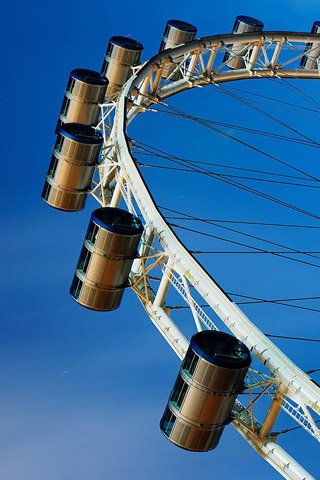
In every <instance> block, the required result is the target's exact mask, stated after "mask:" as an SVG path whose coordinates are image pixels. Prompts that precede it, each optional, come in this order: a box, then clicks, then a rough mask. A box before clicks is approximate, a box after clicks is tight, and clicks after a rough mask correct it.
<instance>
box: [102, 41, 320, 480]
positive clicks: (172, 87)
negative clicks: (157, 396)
mask: <svg viewBox="0 0 320 480" xmlns="http://www.w3.org/2000/svg"><path fill="white" fill-rule="evenodd" d="M244 42H246V44H247V45H249V52H250V53H249V54H248V55H247V56H246V66H247V68H245V69H242V70H233V71H226V70H223V64H220V65H216V66H214V63H215V60H216V58H217V53H218V51H219V49H220V48H222V47H223V45H226V44H228V43H233V44H236V43H244ZM301 42H302V43H308V42H309V43H310V42H313V43H316V42H319V36H317V35H312V34H304V33H301V34H299V33H292V32H261V33H257V32H255V33H251V34H243V35H236V36H232V35H221V36H213V37H205V38H202V39H200V40H197V41H194V42H191V43H189V44H187V45H183V46H180V47H177V48H175V49H174V50H170V56H169V55H168V53H167V52H165V51H164V52H162V53H160V54H159V55H157V56H156V57H154V58H153V59H152V61H150V62H146V64H145V65H144V66H143V67H142V68H141V70H140V71H138V72H137V73H136V74H135V75H133V76H132V77H131V78H130V79H129V81H128V82H127V84H126V85H125V87H124V88H123V90H122V92H121V95H120V97H119V99H118V103H117V108H116V113H115V118H114V123H113V129H112V133H111V135H110V138H112V142H113V145H114V147H112V148H111V150H110V152H111V153H110V152H109V155H108V156H107V157H106V158H105V163H106V167H105V172H108V170H109V164H108V162H109V160H110V159H113V157H114V155H116V157H117V162H118V165H119V168H120V172H121V173H119V175H121V177H122V178H123V179H125V182H126V185H127V188H129V190H130V191H131V194H132V196H133V197H134V199H135V202H136V204H137V206H138V208H139V210H140V212H141V214H142V216H143V218H144V221H145V223H146V226H147V229H148V231H149V236H150V237H152V238H153V237H155V238H156V239H157V241H158V242H159V244H160V245H161V248H162V249H163V252H164V254H165V256H166V258H167V259H169V265H170V267H169V268H170V274H169V275H168V274H167V273H166V268H164V273H163V278H162V281H161V282H160V289H159V290H158V293H157V294H155V295H147V297H146V298H143V297H142V296H139V298H140V300H141V302H142V304H143V306H144V308H145V310H146V311H147V313H148V315H149V317H150V319H151V320H152V321H153V323H154V324H155V326H156V327H157V328H158V330H159V331H160V332H161V333H162V335H163V336H164V338H165V339H166V340H167V341H168V343H169V344H170V346H171V347H172V348H173V349H174V351H175V352H176V353H177V355H178V356H179V357H180V358H183V356H184V355H185V352H186V349H187V347H188V342H187V340H186V339H185V337H184V336H183V334H182V333H181V332H180V331H179V329H178V328H177V327H176V326H175V324H174V323H173V321H172V320H171V318H170V317H169V316H168V315H167V313H166V312H165V309H164V308H162V303H163V301H164V298H165V295H166V291H167V288H168V285H169V282H170V283H171V284H172V285H173V286H174V287H175V288H176V289H177V290H178V291H180V293H181V294H182V296H184V298H185V299H186V301H187V303H188V304H189V305H190V306H191V307H192V308H191V310H192V313H193V314H194V315H196V314H197V315H196V316H197V318H199V319H200V320H202V321H203V319H202V318H201V312H200V311H201V309H200V307H199V306H198V307H199V309H200V310H198V309H197V304H196V302H195V301H194V300H193V299H192V297H191V295H190V292H189V291H188V283H187V282H189V283H190V284H191V285H192V286H193V287H194V288H195V289H196V290H197V291H198V293H199V294H200V296H201V297H202V298H203V299H204V300H205V301H206V302H207V303H208V305H210V306H211V308H212V309H213V311H214V312H215V313H216V314H217V315H218V316H219V317H220V319H221V320H222V321H223V322H224V323H225V325H226V326H227V327H228V328H229V329H230V330H231V332H233V334H234V335H235V336H236V337H237V338H239V339H241V340H242V341H243V342H244V343H245V344H246V345H247V346H248V347H249V348H250V350H251V352H252V354H253V355H254V356H255V357H256V358H257V359H259V360H260V361H261V362H262V363H263V365H265V367H266V368H267V369H268V370H269V371H270V374H271V376H272V377H273V378H274V379H275V383H278V384H279V385H282V386H283V387H284V391H286V392H287V393H286V397H287V398H283V404H282V408H284V409H285V410H286V411H287V412H289V413H290V414H291V416H292V417H293V418H295V419H296V420H297V421H298V423H299V424H300V425H304V428H306V430H309V431H310V433H311V434H312V435H313V436H314V437H315V438H317V437H318V435H319V430H318V429H317V427H316V425H315V423H314V420H313V418H312V416H311V414H310V410H311V411H313V412H315V413H317V414H320V389H319V387H317V386H316V385H315V384H314V383H313V382H312V381H311V380H310V378H309V377H308V376H307V375H306V374H305V373H304V372H302V371H301V370H300V369H299V368H298V367H297V366H296V365H294V364H293V362H292V361H291V360H290V359H289V358H287V357H286V356H285V355H284V354H283V353H282V352H281V351H280V350H279V349H278V348H277V347H276V346H275V345H274V344H273V343H272V342H271V341H270V340H269V339H268V338H267V337H265V336H264V335H263V333H262V332H261V331H260V330H259V329H258V328H257V327H256V326H255V325H254V324H253V323H252V322H251V321H250V320H249V319H248V318H247V317H246V316H245V315H244V313H243V312H242V311H241V310H240V309H239V308H238V307H237V306H236V305H235V304H234V303H233V302H232V301H231V300H230V299H229V298H228V297H227V296H226V295H225V294H224V292H223V291H222V290H221V289H220V288H219V287H218V285H217V284H216V283H215V282H214V280H213V279H212V278H211V277H210V276H209V275H208V274H207V273H206V272H205V271H204V270H203V268H202V267H201V265H200V264H199V263H198V262H197V261H196V260H195V259H194V258H193V257H192V256H191V255H190V253H189V252H188V250H187V249H186V248H185V247H184V246H183V245H182V244H181V242H180V241H179V240H178V238H177V237H176V236H175V234H174V233H173V232H172V231H171V229H170V227H169V226H168V224H167V223H166V221H165V220H164V218H163V217H162V216H161V214H160V213H159V211H158V209H157V207H156V205H155V203H154V201H153V199H152V197H151V195H150V193H149V191H148V189H147V188H146V185H145V183H144V181H143V179H142V177H141V175H140V172H139V170H138V168H137V166H136V165H135V163H134V161H133V158H132V155H131V153H130V148H129V145H128V141H127V138H126V126H127V124H128V123H129V122H130V121H132V120H133V119H134V118H135V116H136V115H137V114H138V113H140V112H142V111H144V110H145V109H146V108H148V106H149V105H151V104H152V103H155V102H157V101H159V99H160V100H161V99H164V98H167V97H169V96H171V95H174V94H176V93H179V92H181V91H183V90H185V89H188V88H192V87H194V86H202V85H208V84H212V83H214V84H218V83H220V82H226V81H232V80H239V79H249V78H251V79H253V78H268V77H273V76H277V77H283V78H288V77H289V78H292V77H298V78H318V79H319V78H320V74H319V70H306V69H304V70H302V69H300V68H296V67H295V66H294V65H293V68H287V67H288V66H289V67H290V66H291V64H292V63H294V61H296V60H297V59H298V58H300V57H301V56H302V55H303V51H304V48H303V47H304V46H303V47H301V54H298V55H297V49H296V47H295V49H294V50H293V53H294V56H293V57H292V58H291V59H289V60H288V59H287V58H286V59H285V61H283V62H282V63H281V53H282V51H283V50H284V49H285V48H287V47H288V46H289V48H290V46H291V45H292V44H298V43H301ZM206 57H207V59H206ZM175 58H176V59H179V64H178V65H177V67H176V69H177V70H178V69H179V70H180V72H181V73H182V75H183V78H182V79H180V80H177V81H174V82H170V77H169V78H167V79H166V80H164V81H161V69H162V68H163V66H164V65H168V63H170V62H173V63H174V60H175ZM181 58H184V60H183V61H181ZM187 62H188V63H187ZM127 99H130V101H131V102H133V106H132V107H131V108H130V109H128V111H127V104H126V100H127ZM106 140H107V139H106ZM109 142H111V140H110V141H109ZM107 143H108V140H107ZM137 266H138V264H136V266H135V267H137ZM140 270H141V269H140ZM135 271H137V269H135ZM173 272H176V273H177V274H178V276H179V277H180V278H181V281H179V280H178V279H177V277H176V276H175V275H174V273H173ZM134 278H135V277H134ZM155 299H156V301H155ZM203 313H204V312H203ZM204 315H206V314H204ZM204 318H205V316H204ZM208 318H209V317H208ZM205 320H206V319H205ZM209 322H211V320H210V319H209ZM209 322H207V321H205V322H204V323H206V324H207V327H208V328H213V326H211V325H210V323H209ZM209 325H210V326H209ZM288 398H289V399H291V400H292V401H293V402H295V403H296V404H297V405H298V406H297V407H294V406H293V405H292V403H291V402H289V400H288ZM235 410H236V411H237V410H238V413H239V416H238V418H237V419H236V420H234V421H233V425H234V426H235V427H236V428H237V430H238V431H239V432H240V433H241V435H242V436H243V437H244V438H246V440H247V441H248V442H249V443H250V444H251V445H252V446H253V447H254V448H255V449H256V450H257V451H258V453H259V454H260V455H262V456H263V458H265V459H266V460H267V461H268V462H269V463H270V464H271V465H272V466H273V467H274V468H275V469H276V470H277V471H278V472H279V473H281V475H282V476H283V477H284V478H287V479H291V480H298V479H299V480H306V479H308V480H309V479H312V478H313V477H312V476H311V475H310V474H308V472H306V471H305V470H304V469H303V468H302V467H301V466H300V465H298V463H297V462H295V460H293V459H292V458H291V457H290V456H289V455H288V454H287V453H286V452H285V451H284V450H283V449H282V448H281V447H279V446H278V445H277V444H275V443H274V442H273V441H270V439H268V438H264V439H263V438H260V437H259V436H258V435H257V429H258V428H260V426H259V425H258V424H257V423H256V421H255V420H254V419H252V418H251V419H250V418H247V417H248V415H247V413H246V412H245V411H246V410H247V409H244V407H243V406H241V404H240V403H239V402H237V403H236V406H235ZM301 411H302V412H304V414H303V413H301ZM252 422H253V424H254V425H253V427H254V428H250V423H251V424H252ZM306 422H308V424H307V423H306ZM251 426H252V425H251ZM318 438H319V437H318Z"/></svg>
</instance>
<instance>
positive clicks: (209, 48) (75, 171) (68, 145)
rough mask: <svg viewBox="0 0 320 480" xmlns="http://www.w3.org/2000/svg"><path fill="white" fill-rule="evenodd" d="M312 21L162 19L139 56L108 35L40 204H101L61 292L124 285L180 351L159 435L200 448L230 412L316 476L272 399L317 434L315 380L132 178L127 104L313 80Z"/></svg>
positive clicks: (84, 76) (132, 110) (66, 124)
mask: <svg viewBox="0 0 320 480" xmlns="http://www.w3.org/2000/svg"><path fill="white" fill-rule="evenodd" d="M319 32H320V22H315V24H314V26H313V29H312V32H311V33H310V34H309V33H296V32H283V31H280V32H274V31H272V32H270V31H264V30H263V24H262V22H260V21H259V20H256V19H253V18H251V17H245V16H239V17H237V19H236V22H235V24H234V29H233V32H232V33H231V34H224V35H215V36H207V37H203V38H200V39H195V37H196V33H197V29H196V28H195V27H194V26H193V25H191V24H189V23H186V22H182V21H178V20H170V21H169V22H168V23H167V26H166V29H165V32H164V35H163V39H162V43H161V46H160V51H159V53H158V54H156V55H155V56H154V57H152V58H151V59H150V60H148V61H147V62H145V63H143V64H141V60H140V59H141V53H142V50H143V46H142V45H141V44H140V43H139V42H137V41H135V40H132V39H129V38H126V37H112V38H111V39H110V42H109V45H108V49H107V52H106V56H105V60H104V63H103V66H102V71H101V73H97V72H93V71H91V70H84V69H76V70H73V71H72V72H71V74H70V78H69V82H68V86H67V89H66V93H65V97H64V101H63V104H62V108H61V113H60V117H59V121H58V125H57V129H56V133H57V140H56V143H55V147H54V153H53V157H52V160H51V163H50V167H49V171H48V175H47V178H46V182H45V186H44V189H43V194H42V197H43V199H44V200H45V201H46V202H47V203H48V204H49V205H51V206H53V207H55V208H58V209H61V210H66V211H77V210H80V209H82V208H83V207H84V205H85V201H86V198H87V196H88V194H90V195H92V196H93V197H94V198H95V199H96V200H97V202H98V203H99V204H100V208H98V209H97V210H95V211H94V212H93V213H92V216H91V220H90V222H89V226H88V230H87V233H86V235H85V240H84V244H83V248H82V251H81V253H80V257H79V261H78V264H77V268H76V273H75V276H74V279H73V282H72V285H71V290H70V292H71V295H72V297H73V298H74V299H75V300H76V301H77V302H78V303H79V304H81V305H83V306H85V307H87V308H91V309H94V310H100V311H109V310H113V309H115V308H117V307H118V306H119V305H120V303H121V299H122V295H123V292H124V289H125V288H127V287H130V288H131V289H132V291H133V292H134V293H135V294H136V296H137V297H138V299H139V301H140V304H141V305H142V307H143V308H144V310H145V312H146V314H147V316H148V317H149V318H150V320H151V321H152V323H153V324H154V325H155V327H156V328H157V330H158V331H159V332H160V333H161V335H162V336H163V338H164V339H165V340H166V341H167V342H168V344H169V345H170V347H171V348H172V349H173V351H174V352H175V353H176V354H177V356H178V357H179V358H180V359H181V360H182V364H181V367H180V370H179V373H178V377H177V381H176V383H175V385H174V387H173V390H172V392H171V394H170V397H169V400H168V404H167V407H166V409H165V411H164V413H163V417H162V420H161V430H162V432H163V433H164V435H165V436H166V437H167V438H168V439H169V440H170V441H171V442H173V443H174V444H176V445H178V446H180V447H182V448H185V449H188V450H193V451H207V450H211V449H213V448H215V447H216V446H217V444H218V442H219V439H220V436H221V434H222V432H223V429H224V427H225V426H226V425H227V424H228V423H231V424H232V426H233V427H234V428H236V430H237V431H238V432H239V433H240V434H241V435H242V437H243V438H244V439H245V440H246V441H247V442H248V443H249V444H250V445H251V446H252V447H253V448H254V449H255V450H256V451H257V453H258V454H259V455H261V456H262V457H263V458H264V459H265V460H266V461H267V462H268V463H269V464H270V465H271V466H272V467H273V468H275V469H276V470H277V471H278V472H279V473H280V474H281V475H282V476H283V477H284V478H286V479H291V480H298V479H299V480H303V479H312V478H313V477H312V476H311V475H310V474H309V473H308V472H307V471H306V470H305V469H304V468H303V467H302V466H300V465H299V463H298V462H297V461H296V460H295V459H294V458H292V457H291V456H290V455H289V454H288V453H287V452H286V451H285V450H284V449H283V448H282V447H281V446H280V445H279V443H277V442H276V438H275V436H274V435H273V427H274V424H275V422H276V420H277V417H278V415H279V413H280V411H281V410H282V411H284V412H285V413H286V414H288V415H289V416H290V417H291V418H292V420H293V421H295V422H296V423H297V424H298V426H301V427H302V428H303V429H304V430H305V431H306V432H307V433H308V434H309V435H311V437H312V438H313V439H314V440H315V441H320V429H319V428H318V426H317V416H318V415H319V414H320V389H319V387H318V385H317V384H316V383H315V382H313V381H312V380H311V379H310V377H309V376H308V375H307V374H306V373H304V372H303V371H302V370H300V369H299V368H298V367H297V366H296V365H295V364H294V363H293V362H292V361H291V360H290V359H289V358H288V357H287V356H286V355H285V354H284V353H283V352H282V351H281V350H280V349H279V348H278V347H276V346H275V345H274V344H273V343H272V342H271V341H270V339H269V338H268V337H267V336H265V335H264V334H263V333H262V332H261V331H260V330H259V328H257V326H255V325H254V324H253V323H252V322H251V321H250V320H249V318H247V316H246V315H245V314H244V313H243V312H242V311H241V310H240V309H239V307H238V306H237V305H236V304H235V303H234V302H233V301H232V300H231V299H230V298H229V296H228V295H227V294H226V293H225V292H224V291H223V290H222V289H221V288H220V286H219V285H218V284H217V283H216V282H215V280H214V279H213V278H212V277H211V276H210V275H209V274H208V273H207V272H206V271H205V270H204V268H203V267H202V266H201V264H200V263H199V262H198V261H197V260H196V259H195V258H194V256H193V255H192V254H191V253H190V251H189V250H188V248H187V247H186V246H184V245H183V244H182V242H181V241H180V240H179V238H178V237H177V235H176V234H175V232H174V231H173V230H172V227H171V226H170V225H169V224H168V222H167V221H166V220H165V218H164V217H163V215H162V213H161V212H160V209H159V207H158V206H157V204H156V202H155V200H154V198H153V196H152V194H151V193H150V191H149V189H148V186H147V184H146V182H145V180H144V178H143V177H142V174H141V171H140V169H139V166H138V165H137V162H136V161H135V159H134V157H133V153H132V148H133V146H134V140H132V139H130V138H129V137H128V134H127V127H128V126H129V125H130V124H131V122H133V121H134V120H135V119H136V117H137V116H138V114H140V113H144V112H147V111H150V110H151V109H152V108H156V106H159V105H164V104H165V100H166V99H167V98H169V97H171V96H173V95H176V94H178V93H180V92H183V91H186V90H188V89H192V88H199V87H205V86H210V85H220V84H222V83H224V82H231V81H236V80H244V79H247V80H249V79H250V80H253V79H257V80H258V79H267V78H284V79H295V78H307V79H314V80H316V79H318V80H319V79H320V75H319V58H320V36H319ZM121 202H122V203H121ZM124 205H125V206H126V209H124V208H122V207H123V206H124ZM120 207H121V208H120ZM155 277H157V279H156V281H153V280H154V278H155ZM170 295H177V296H179V297H180V298H181V299H182V300H183V302H184V304H185V307H187V308H186V311H187V312H188V313H186V317H188V316H189V318H190V322H193V323H194V329H195V331H196V332H197V333H196V334H195V335H194V336H193V337H192V338H191V341H189V340H188V339H187V334H186V333H184V332H183V331H182V328H181V327H180V326H178V325H177V324H176V322H175V317H174V310H173V309H171V308H170V306H169V303H168V302H167V299H168V298H170ZM199 298H201V299H202V301H203V302H205V304H206V305H207V306H208V307H210V309H209V310H205V309H204V307H203V305H200V302H199ZM208 311H210V312H211V314H210V313H208ZM211 317H212V318H214V319H215V318H217V319H219V322H220V324H221V325H223V327H224V330H223V331H221V327H220V324H219V325H218V322H217V321H213V320H212V318H211ZM250 365H251V367H250ZM168 388H169V386H168ZM244 389H245V390H246V391H248V392H249V393H250V401H249V403H248V404H247V405H244V404H242V403H241V402H240V401H239V399H238V398H237V396H238V394H239V393H240V392H242V391H243V390H244ZM253 391H255V392H258V393H256V395H255V398H254V399H253V397H252V395H251V393H252V392H253ZM262 396H264V397H265V396H266V397H267V398H268V399H269V405H268V407H267V409H266V411H265V412H264V416H263V418H262V419H261V420H260V419H259V420H258V419H257V418H256V415H255V406H256V403H258V402H259V399H261V397H262Z"/></svg>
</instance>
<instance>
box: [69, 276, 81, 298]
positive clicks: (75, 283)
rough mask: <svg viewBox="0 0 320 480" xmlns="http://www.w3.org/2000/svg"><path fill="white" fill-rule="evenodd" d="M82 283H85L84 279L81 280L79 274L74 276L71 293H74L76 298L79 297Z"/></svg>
mask: <svg viewBox="0 0 320 480" xmlns="http://www.w3.org/2000/svg"><path fill="white" fill-rule="evenodd" d="M82 285H83V281H82V280H80V278H78V277H77V275H75V276H74V277H73V281H72V285H71V288H70V292H71V295H72V296H73V297H74V298H75V299H78V298H79V295H80V292H81V288H82Z"/></svg>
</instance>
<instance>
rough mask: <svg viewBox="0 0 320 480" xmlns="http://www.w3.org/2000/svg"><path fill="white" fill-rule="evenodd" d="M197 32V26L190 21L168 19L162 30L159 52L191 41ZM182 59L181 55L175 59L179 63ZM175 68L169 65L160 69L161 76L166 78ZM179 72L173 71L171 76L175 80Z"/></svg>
mask: <svg viewBox="0 0 320 480" xmlns="http://www.w3.org/2000/svg"><path fill="white" fill-rule="evenodd" d="M196 34H197V28H196V27H195V26H194V25H191V23H187V22H184V21H183V20H168V22H167V25H166V28H165V30H164V32H163V36H162V41H161V45H160V50H159V52H162V51H163V50H168V48H174V47H176V46H177V45H182V44H184V43H188V42H191V41H192V40H194V39H195V36H196ZM182 60H183V57H181V58H178V59H176V60H175V62H176V63H177V64H179V63H180V62H181V61H182ZM174 69H175V66H170V67H167V68H165V69H163V71H162V77H164V78H167V77H168V76H169V75H170V74H171V73H172V72H173V70H174ZM180 76H181V75H180V73H179V72H177V73H175V74H174V75H173V76H172V77H171V78H172V80H177V79H178V78H180Z"/></svg>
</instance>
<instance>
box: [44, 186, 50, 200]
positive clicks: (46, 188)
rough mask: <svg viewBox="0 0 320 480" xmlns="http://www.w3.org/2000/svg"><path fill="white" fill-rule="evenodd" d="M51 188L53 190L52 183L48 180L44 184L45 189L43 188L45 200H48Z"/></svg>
mask: <svg viewBox="0 0 320 480" xmlns="http://www.w3.org/2000/svg"><path fill="white" fill-rule="evenodd" d="M50 190H51V185H50V183H48V182H46V183H45V184H44V187H43V190H42V198H43V199H44V200H48V198H49V195H50Z"/></svg>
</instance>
